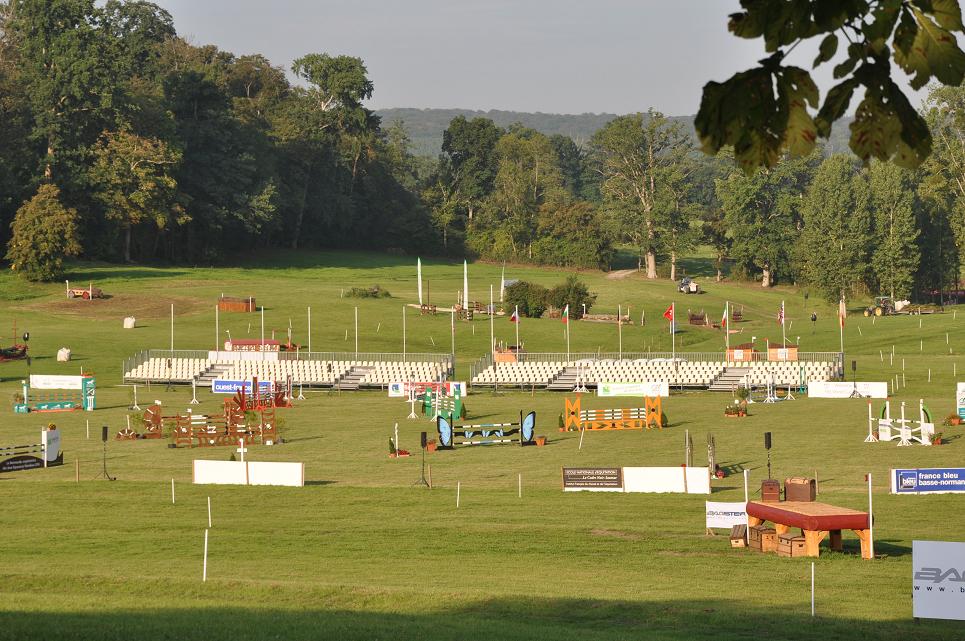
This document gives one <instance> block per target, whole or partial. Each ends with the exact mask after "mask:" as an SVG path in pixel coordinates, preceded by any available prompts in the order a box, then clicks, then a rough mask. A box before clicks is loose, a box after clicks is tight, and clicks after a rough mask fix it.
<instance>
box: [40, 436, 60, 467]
mask: <svg viewBox="0 0 965 641" xmlns="http://www.w3.org/2000/svg"><path fill="white" fill-rule="evenodd" d="M40 441H41V443H43V445H44V458H46V459H47V465H55V464H56V462H57V459H59V458H61V454H60V430H43V431H42V432H41V433H40ZM61 461H63V459H61Z"/></svg>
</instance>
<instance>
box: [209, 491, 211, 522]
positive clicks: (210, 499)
mask: <svg viewBox="0 0 965 641" xmlns="http://www.w3.org/2000/svg"><path fill="white" fill-rule="evenodd" d="M208 527H211V497H210V496H209V497H208Z"/></svg>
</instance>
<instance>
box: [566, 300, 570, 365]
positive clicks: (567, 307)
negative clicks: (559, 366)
mask: <svg viewBox="0 0 965 641" xmlns="http://www.w3.org/2000/svg"><path fill="white" fill-rule="evenodd" d="M569 360H570V306H569V305H567V306H566V361H567V363H569Z"/></svg>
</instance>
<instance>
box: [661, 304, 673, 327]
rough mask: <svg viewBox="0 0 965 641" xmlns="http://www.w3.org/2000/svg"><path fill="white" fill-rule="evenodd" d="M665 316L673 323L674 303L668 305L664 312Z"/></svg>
mask: <svg viewBox="0 0 965 641" xmlns="http://www.w3.org/2000/svg"><path fill="white" fill-rule="evenodd" d="M663 317H664V318H666V319H667V320H668V321H670V322H671V323H672V322H673V303H670V307H668V308H667V311H665V312H664V313H663Z"/></svg>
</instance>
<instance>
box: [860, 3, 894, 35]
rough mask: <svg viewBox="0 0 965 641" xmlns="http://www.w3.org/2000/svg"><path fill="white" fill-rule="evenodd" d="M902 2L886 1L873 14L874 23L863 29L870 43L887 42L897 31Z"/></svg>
mask: <svg viewBox="0 0 965 641" xmlns="http://www.w3.org/2000/svg"><path fill="white" fill-rule="evenodd" d="M900 9H901V0H885V1H884V2H882V3H881V5H880V6H879V7H878V8H877V9H875V10H874V11H873V12H872V13H871V17H872V18H873V19H872V21H871V22H870V23H868V24H866V25H864V26H863V27H862V28H861V32H862V33H863V34H864V35H865V37H866V38H867V39H868V41H869V42H877V41H885V40H887V39H888V37H889V36H890V35H891V32H892V31H894V29H895V23H896V22H898V16H899V14H900V11H899V10H900Z"/></svg>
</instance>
